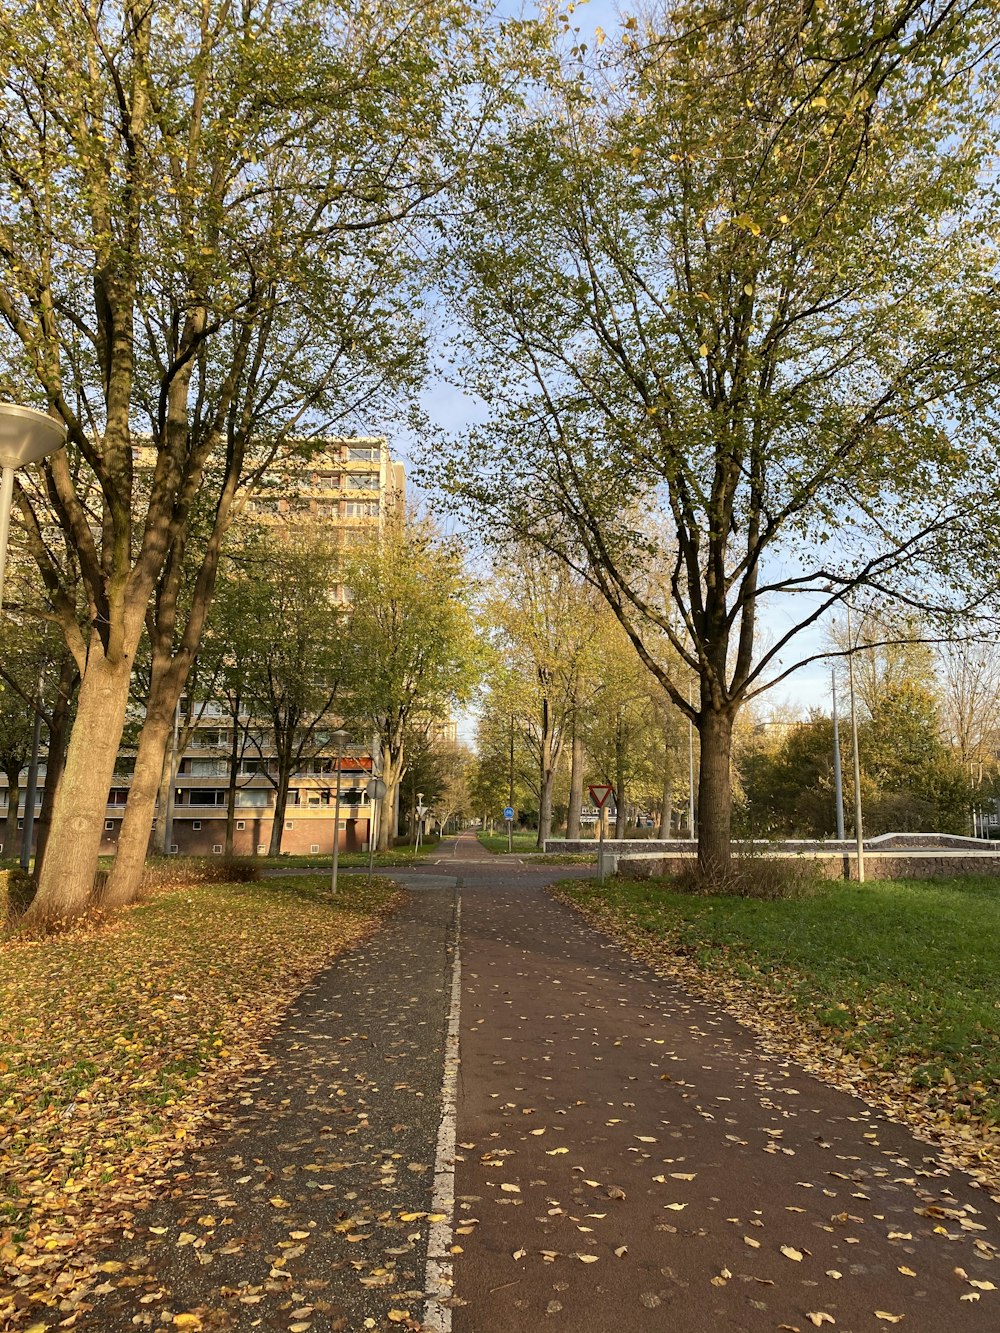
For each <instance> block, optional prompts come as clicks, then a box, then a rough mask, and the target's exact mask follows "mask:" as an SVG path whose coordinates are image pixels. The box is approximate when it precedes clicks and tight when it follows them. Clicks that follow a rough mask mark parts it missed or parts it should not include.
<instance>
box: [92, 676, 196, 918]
mask: <svg viewBox="0 0 1000 1333" xmlns="http://www.w3.org/2000/svg"><path fill="white" fill-rule="evenodd" d="M150 694H151V697H150V700H149V703H148V704H147V708H146V721H145V722H144V723H143V727H142V731H141V732H140V733H139V748H138V750H137V752H136V756H135V770H134V771H133V773H132V782H131V784H130V786H129V792H128V801H127V803H126V806H125V815H124V818H123V819H122V826H121V831H120V832H119V834H118V847H117V850H116V851H115V862H114V865H113V866H112V868H111V874H110V875H109V876H108V882H107V884H106V885H105V888H104V891H103V893H102V894H101V899H100V904H101V907H102V909H104V910H106V911H113V910H114V909H116V908H118V907H125V906H127V904H129V903H132V902H135V900H136V898H138V896H139V894H140V892H141V890H142V875H143V870H144V869H145V865H146V853H147V852H148V850H149V835H150V832H151V830H152V827H153V816H154V814H155V813H156V802H157V799H158V797H159V794H160V784H161V781H162V778H163V769H164V762H166V766H167V769H168V776H169V777H170V780H171V782H172V781H173V775H172V773H170V772H169V770H170V769H172V767H173V765H172V764H171V759H170V756H169V754H168V753H167V749H168V746H169V743H170V737H171V735H172V734H173V729H174V707H175V706H176V702H177V700H176V699H175V698H174V691H173V690H172V689H168V688H163V687H162V684H161V689H160V691H158V694H159V697H158V698H157V699H155V700H154V699H153V698H152V688H151V692H150ZM162 822H163V821H162V820H161V823H162Z"/></svg>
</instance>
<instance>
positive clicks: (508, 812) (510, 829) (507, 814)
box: [503, 805, 514, 852]
mask: <svg viewBox="0 0 1000 1333" xmlns="http://www.w3.org/2000/svg"><path fill="white" fill-rule="evenodd" d="M503 817H504V819H505V820H506V821H507V851H508V852H512V851H513V850H514V807H513V806H512V805H505V806H504V808H503Z"/></svg>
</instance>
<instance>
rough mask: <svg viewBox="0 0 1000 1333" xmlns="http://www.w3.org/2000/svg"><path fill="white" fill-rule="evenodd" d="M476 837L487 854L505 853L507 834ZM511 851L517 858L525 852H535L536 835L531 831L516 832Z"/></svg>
mask: <svg viewBox="0 0 1000 1333" xmlns="http://www.w3.org/2000/svg"><path fill="white" fill-rule="evenodd" d="M476 837H477V838H478V839H479V841H480V842H481V843H482V844H483V846H484V847H485V848H486V850H487V851H488V852H506V850H507V834H506V833H478V832H477V834H476ZM511 841H512V844H513V850H514V852H515V853H516V854H517V855H518V856H524V854H525V853H526V852H537V851H538V850H539V849H538V846H537V842H538V834H537V833H535V832H533V831H532V830H530V829H529V830H528V831H527V832H524V831H521V830H518V831H516V832H515V833H514V835H513V837H512V839H511Z"/></svg>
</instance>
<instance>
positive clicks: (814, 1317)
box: [806, 1310, 837, 1328]
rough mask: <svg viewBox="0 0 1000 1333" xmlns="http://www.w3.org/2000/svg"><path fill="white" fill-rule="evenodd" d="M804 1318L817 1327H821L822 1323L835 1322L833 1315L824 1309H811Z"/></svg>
mask: <svg viewBox="0 0 1000 1333" xmlns="http://www.w3.org/2000/svg"><path fill="white" fill-rule="evenodd" d="M806 1318H807V1319H808V1320H809V1322H810V1324H814V1325H815V1326H816V1327H817V1328H821V1327H822V1326H823V1325H824V1324H835V1323H836V1322H837V1321H836V1320H835V1319H834V1317H833V1315H832V1314H827V1312H826V1311H825V1310H811V1311H810V1312H809V1313H808V1314H807V1315H806Z"/></svg>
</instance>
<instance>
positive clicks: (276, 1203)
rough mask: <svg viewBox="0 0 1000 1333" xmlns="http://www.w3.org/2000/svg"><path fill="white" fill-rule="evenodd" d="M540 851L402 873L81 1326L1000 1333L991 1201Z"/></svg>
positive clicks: (446, 861)
mask: <svg viewBox="0 0 1000 1333" xmlns="http://www.w3.org/2000/svg"><path fill="white" fill-rule="evenodd" d="M530 862H531V858H529V857H526V858H524V864H523V865H517V864H515V865H512V864H511V863H510V861H508V860H503V859H500V858H496V857H492V856H490V855H489V854H488V853H486V852H484V851H483V850H482V849H481V848H480V847H479V845H478V843H476V842H475V840H474V839H471V838H469V837H462V838H461V839H459V840H458V842H457V843H456V844H455V845H453V847H452V849H451V850H450V852H448V853H447V854H443V855H442V856H441V857H440V858H438V859H437V860H436V861H435V863H434V864H429V865H421V866H420V867H419V868H415V869H413V870H407V871H400V872H399V873H398V875H396V877H397V878H398V879H399V880H400V881H401V882H403V883H405V884H406V885H407V886H408V887H409V888H410V889H411V890H412V892H411V895H410V900H409V903H408V905H407V906H406V907H405V908H404V909H403V911H402V912H400V913H399V914H397V915H396V916H395V917H394V918H393V919H392V920H390V921H389V922H388V924H387V925H386V927H385V928H384V929H383V930H382V931H381V932H380V933H379V934H378V935H377V936H376V937H374V938H373V939H372V940H371V941H369V942H368V943H366V944H365V945H363V946H362V947H361V948H359V949H358V950H356V951H355V952H354V953H352V954H349V955H346V956H345V957H344V958H342V959H340V960H338V961H337V962H336V963H335V964H334V965H333V966H332V967H331V968H330V969H328V970H327V971H326V972H325V973H324V974H323V975H322V976H321V977H319V978H318V979H317V981H316V982H315V983H314V985H313V986H312V987H310V989H309V990H307V991H306V992H305V993H304V994H303V996H302V997H301V999H300V1001H299V1002H298V1004H297V1005H296V1007H295V1009H294V1010H293V1012H292V1013H291V1014H290V1016H289V1018H288V1020H287V1021H286V1023H285V1024H284V1025H283V1026H282V1028H281V1029H280V1031H279V1032H278V1034H277V1035H276V1037H275V1040H274V1042H273V1043H272V1046H271V1048H270V1050H269V1051H268V1059H267V1064H266V1067H265V1068H264V1069H261V1070H257V1071H253V1072H252V1073H251V1074H250V1075H249V1076H248V1081H247V1083H246V1084H245V1085H244V1086H242V1087H241V1088H239V1089H236V1090H234V1098H233V1104H232V1105H231V1106H230V1107H228V1108H226V1110H225V1112H224V1114H223V1116H222V1118H221V1119H220V1133H219V1136H218V1138H217V1140H216V1143H215V1145H214V1146H212V1147H210V1148H208V1149H206V1150H204V1151H202V1152H200V1153H197V1154H194V1155H193V1156H192V1160H191V1163H190V1166H189V1168H188V1170H187V1172H186V1173H185V1175H184V1176H182V1177H181V1178H179V1179H178V1180H177V1181H176V1182H175V1185H174V1187H173V1189H172V1191H171V1192H170V1193H169V1194H167V1195H166V1196H165V1197H164V1198H163V1199H161V1200H160V1201H159V1202H158V1203H157V1204H156V1205H155V1206H154V1207H152V1208H150V1209H149V1210H147V1212H146V1213H144V1214H142V1216H141V1218H137V1224H136V1228H135V1231H134V1234H133V1235H132V1237H130V1238H127V1239H126V1241H124V1242H122V1243H121V1244H119V1245H117V1246H115V1247H113V1248H112V1249H110V1250H109V1252H108V1258H109V1259H110V1260H112V1261H117V1262H119V1263H121V1264H122V1265H123V1266H124V1267H123V1269H122V1271H123V1272H124V1273H126V1274H128V1275H129V1283H130V1285H127V1286H124V1287H123V1286H121V1285H119V1281H120V1279H119V1277H117V1276H114V1277H110V1278H109V1281H108V1286H109V1288H111V1290H109V1291H108V1292H107V1293H106V1294H105V1295H104V1297H103V1298H102V1301H101V1303H100V1304H99V1306H98V1307H97V1308H96V1309H95V1310H94V1312H93V1314H92V1315H91V1316H89V1321H90V1322H86V1321H81V1322H80V1323H79V1324H78V1325H77V1327H81V1328H93V1329H100V1330H102V1331H103V1330H108V1333H119V1331H120V1330H125V1329H132V1328H135V1327H137V1326H143V1325H146V1326H150V1327H157V1328H170V1327H185V1326H186V1327H200V1328H203V1329H205V1330H208V1329H237V1330H244V1329H251V1328H261V1329H268V1330H270V1329H285V1330H295V1333H307V1330H308V1331H309V1333H312V1330H318V1331H319V1330H322V1331H324V1333H325V1330H334V1329H347V1330H362V1329H366V1328H378V1329H389V1328H392V1327H397V1326H398V1327H410V1328H413V1329H417V1328H423V1329H425V1330H428V1331H430V1333H451V1330H454V1333H515V1331H516V1333H524V1331H525V1330H528V1331H531V1330H536V1329H550V1328H551V1329H553V1330H563V1331H564V1333H570V1330H572V1333H611V1330H618V1329H619V1328H623V1329H627V1330H632V1329H639V1330H641V1329H646V1328H648V1329H650V1330H670V1333H716V1331H717V1330H724V1329H729V1330H740V1331H741V1333H756V1331H757V1330H796V1329H797V1330H800V1333H806V1330H808V1329H810V1328H813V1327H817V1328H819V1327H823V1326H829V1327H832V1328H834V1329H835V1330H838V1333H862V1330H874V1329H879V1328H884V1327H887V1326H889V1325H891V1324H893V1323H902V1324H903V1327H904V1329H908V1330H913V1331H914V1333H918V1331H919V1333H936V1331H937V1330H944V1329H946V1330H966V1329H970V1330H971V1329H976V1330H993V1329H996V1328H998V1327H1000V1262H998V1260H997V1259H996V1258H995V1257H994V1256H995V1255H996V1254H997V1253H1000V1207H998V1206H997V1203H996V1202H994V1201H992V1200H991V1199H990V1197H989V1195H988V1194H987V1193H985V1192H984V1191H982V1190H979V1189H976V1188H973V1186H972V1184H971V1182H970V1181H969V1180H968V1179H967V1178H966V1177H964V1176H963V1175H961V1174H960V1173H957V1172H954V1171H948V1170H946V1169H944V1168H943V1167H941V1166H940V1165H939V1164H938V1163H937V1161H936V1159H935V1157H934V1154H933V1151H932V1150H931V1149H930V1148H929V1147H927V1146H926V1145H924V1144H921V1143H919V1142H918V1141H916V1140H915V1139H914V1138H913V1137H912V1136H911V1135H910V1134H909V1133H908V1132H907V1131H906V1130H905V1129H902V1128H900V1127H898V1126H894V1125H891V1124H889V1123H887V1122H886V1121H885V1120H884V1119H882V1118H881V1117H880V1116H879V1115H877V1114H876V1113H875V1112H873V1111H871V1110H869V1109H868V1108H867V1107H866V1106H865V1104H864V1103H863V1102H861V1101H859V1100H857V1099H855V1098H853V1097H851V1096H849V1095H846V1094H844V1093H840V1092H836V1091H834V1090H832V1089H830V1088H827V1087H826V1086H825V1085H823V1084H821V1083H819V1082H817V1081H816V1080H815V1079H813V1078H812V1077H811V1076H809V1075H807V1074H806V1073H805V1072H804V1071H802V1070H801V1069H799V1068H798V1067H797V1066H796V1065H794V1064H792V1063H791V1062H787V1061H782V1060H778V1059H775V1058H771V1057H768V1056H766V1055H764V1054H762V1053H761V1052H760V1051H759V1049H758V1048H757V1046H756V1044H755V1042H754V1040H753V1038H752V1036H751V1035H750V1034H749V1033H748V1032H747V1031H746V1030H744V1029H743V1028H741V1027H740V1026H739V1025H738V1024H737V1023H736V1022H735V1021H733V1020H732V1019H730V1018H729V1017H728V1016H726V1015H725V1014H723V1013H721V1012H716V1011H715V1010H713V1009H712V1008H710V1007H706V1006H705V1005H702V1004H699V1003H696V1002H695V1001H693V1000H692V999H691V998H690V997H689V996H687V995H686V994H685V992H684V991H683V990H682V989H680V988H679V987H677V986H675V985H673V984H671V983H669V982H666V981H664V980H662V979H660V978H657V977H656V976H655V975H654V974H653V973H651V972H650V971H648V970H647V969H646V968H645V967H644V966H642V965H641V964H639V963H637V962H636V961H635V960H633V959H632V958H630V957H629V955H627V954H626V953H624V952H623V951H622V950H621V949H620V948H619V947H618V946H616V945H614V944H612V943H611V942H609V941H608V940H607V939H605V938H604V937H603V936H602V935H600V934H599V933H598V932H596V931H595V930H593V929H592V928H591V927H589V926H588V925H587V924H586V923H584V922H583V920H582V919H581V918H579V917H578V916H577V915H576V914H575V913H573V912H572V911H571V910H570V909H568V908H566V907H564V906H562V905H561V904H558V903H556V902H554V901H553V900H552V899H551V898H550V897H549V896H548V895H547V894H546V892H545V888H544V886H545V885H546V884H547V883H548V882H550V881H551V880H552V879H553V878H556V877H562V876H564V875H569V874H587V873H589V871H588V870H585V869H579V868H568V869H565V868H563V867H552V866H545V867H540V866H532V865H531V863H530ZM456 1042H457V1043H459V1053H460V1057H461V1060H460V1063H458V1062H457V1061H456V1059H455V1055H456V1050H455V1046H456ZM185 1237H187V1238H188V1239H185ZM428 1293H429V1299H428ZM179 1312H193V1313H194V1315H195V1317H196V1318H197V1319H198V1320H199V1321H200V1322H199V1324H197V1325H195V1324H188V1325H185V1324H184V1323H183V1321H181V1323H180V1324H177V1323H175V1322H174V1320H175V1317H176V1315H177V1314H178V1313H179Z"/></svg>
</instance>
